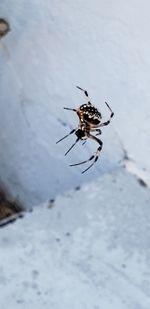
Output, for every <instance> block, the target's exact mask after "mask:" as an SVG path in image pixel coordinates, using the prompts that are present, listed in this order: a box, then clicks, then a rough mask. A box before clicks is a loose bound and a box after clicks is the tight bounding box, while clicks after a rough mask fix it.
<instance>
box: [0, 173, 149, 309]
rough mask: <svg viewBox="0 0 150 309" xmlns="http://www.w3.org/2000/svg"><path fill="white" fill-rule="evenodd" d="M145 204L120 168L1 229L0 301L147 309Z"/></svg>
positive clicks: (145, 195) (144, 193) (145, 196)
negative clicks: (51, 205) (50, 206)
mask: <svg viewBox="0 0 150 309" xmlns="http://www.w3.org/2000/svg"><path fill="white" fill-rule="evenodd" d="M149 204H150V192H149V190H147V189H146V188H143V187H142V186H140V185H139V183H138V182H137V180H136V178H135V177H133V176H130V175H129V174H128V173H127V172H125V170H123V169H121V170H117V171H116V172H114V173H112V174H111V173H110V174H105V175H104V177H103V178H100V179H98V180H97V181H96V182H92V183H89V184H87V185H84V186H83V187H82V188H81V189H79V188H78V190H72V191H69V192H66V193H65V194H64V195H63V196H58V197H57V198H56V200H55V203H54V205H53V207H52V208H47V206H44V205H41V206H40V207H38V208H36V209H34V211H33V212H32V213H28V214H26V216H25V218H24V219H20V220H19V219H18V221H17V222H16V223H15V224H12V225H9V226H7V227H6V228H3V229H1V238H0V247H1V254H0V265H1V266H0V273H1V274H0V285H1V297H0V307H1V308H6V309H9V308H11V309H14V308H17V307H20V308H22V309H26V308H29V307H30V308H38V309H41V308H43V307H44V308H56V309H58V308H65V309H70V308H73V309H80V308H86V309H92V308H93V309H99V308H103V309H149V308H150V211H149Z"/></svg>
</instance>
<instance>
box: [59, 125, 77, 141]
mask: <svg viewBox="0 0 150 309" xmlns="http://www.w3.org/2000/svg"><path fill="white" fill-rule="evenodd" d="M75 131H76V129H73V130H72V131H71V132H70V133H69V134H67V135H65V136H64V137H62V138H61V139H59V141H57V142H56V144H58V143H59V142H61V141H63V139H65V138H66V137H68V136H69V135H70V134H73V133H74V132H75Z"/></svg>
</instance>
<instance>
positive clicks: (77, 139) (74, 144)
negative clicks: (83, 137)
mask: <svg viewBox="0 0 150 309" xmlns="http://www.w3.org/2000/svg"><path fill="white" fill-rule="evenodd" d="M79 139H80V138H79V137H77V139H76V141H75V142H74V143H73V145H72V146H71V147H70V148H69V149H68V150H67V152H66V153H65V156H66V155H67V154H68V152H69V151H70V150H71V149H72V148H73V147H74V146H75V144H76V143H77V142H78V141H79Z"/></svg>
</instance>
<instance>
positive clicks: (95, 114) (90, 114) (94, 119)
mask: <svg viewBox="0 0 150 309" xmlns="http://www.w3.org/2000/svg"><path fill="white" fill-rule="evenodd" d="M77 88H78V89H79V90H81V91H83V92H84V94H85V96H86V98H87V100H88V102H87V103H86V104H83V105H81V106H80V107H79V108H77V109H75V108H73V109H72V108H69V107H64V109H66V110H69V111H73V112H76V113H77V115H78V117H79V125H78V128H76V129H73V130H72V131H71V132H70V133H69V134H67V135H65V136H64V137H63V138H61V139H60V140H58V141H57V142H56V144H58V143H59V142H61V141H62V140H64V139H65V138H66V137H68V136H69V135H71V134H73V133H75V135H76V137H77V138H76V140H75V142H74V143H73V145H72V146H71V147H70V148H69V149H68V150H67V152H66V153H65V156H66V155H67V154H68V152H69V151H70V150H71V149H72V148H73V147H74V146H75V145H76V143H77V142H78V141H79V140H83V141H84V143H85V142H86V140H87V139H88V138H90V139H92V140H94V141H95V142H97V143H98V144H99V146H98V148H97V150H96V153H95V154H94V155H92V156H91V157H90V158H89V159H88V160H85V161H82V162H79V163H75V164H71V165H70V166H77V165H80V164H84V163H87V162H90V161H92V163H91V164H90V165H89V166H88V167H87V168H86V169H85V170H83V171H82V174H84V173H85V172H86V171H88V170H89V169H90V168H91V167H92V166H93V165H94V164H95V163H96V161H97V160H98V158H99V155H100V152H101V150H102V146H103V142H102V141H101V140H100V139H99V138H98V137H97V135H100V134H101V133H102V132H101V129H100V128H101V127H104V126H107V125H108V124H109V123H110V121H111V118H112V117H113V116H114V113H113V111H112V109H111V108H110V106H109V105H108V103H107V102H105V104H106V105H107V107H108V108H109V110H110V112H111V114H110V117H109V119H108V120H107V121H105V122H101V120H102V116H101V113H100V112H99V111H98V110H97V109H96V108H95V107H94V106H93V105H92V104H91V102H90V100H89V95H88V92H87V91H86V90H84V89H82V88H80V87H79V86H77ZM92 132H93V133H96V134H95V135H93V134H91V133H92ZM84 143H83V144H84Z"/></svg>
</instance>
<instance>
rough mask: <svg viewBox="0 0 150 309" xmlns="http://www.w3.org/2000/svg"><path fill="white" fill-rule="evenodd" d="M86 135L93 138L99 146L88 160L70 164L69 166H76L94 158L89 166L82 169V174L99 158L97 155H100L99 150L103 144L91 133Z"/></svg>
mask: <svg viewBox="0 0 150 309" xmlns="http://www.w3.org/2000/svg"><path fill="white" fill-rule="evenodd" d="M88 137H89V138H91V139H93V140H95V141H96V142H97V143H98V144H99V147H98V149H97V151H96V154H95V155H92V156H91V157H90V158H89V159H88V160H85V161H82V162H79V163H76V164H71V165H70V166H77V165H80V164H84V163H87V162H89V161H91V160H93V159H94V161H93V162H92V164H91V165H90V166H88V167H87V168H86V169H85V170H83V171H82V174H84V173H85V172H86V171H87V170H89V169H90V168H91V167H92V166H93V165H94V164H95V163H96V161H97V160H98V158H99V155H100V152H101V150H102V146H103V142H102V141H101V140H100V139H99V138H97V137H96V136H94V135H92V134H90V133H89V134H88Z"/></svg>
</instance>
